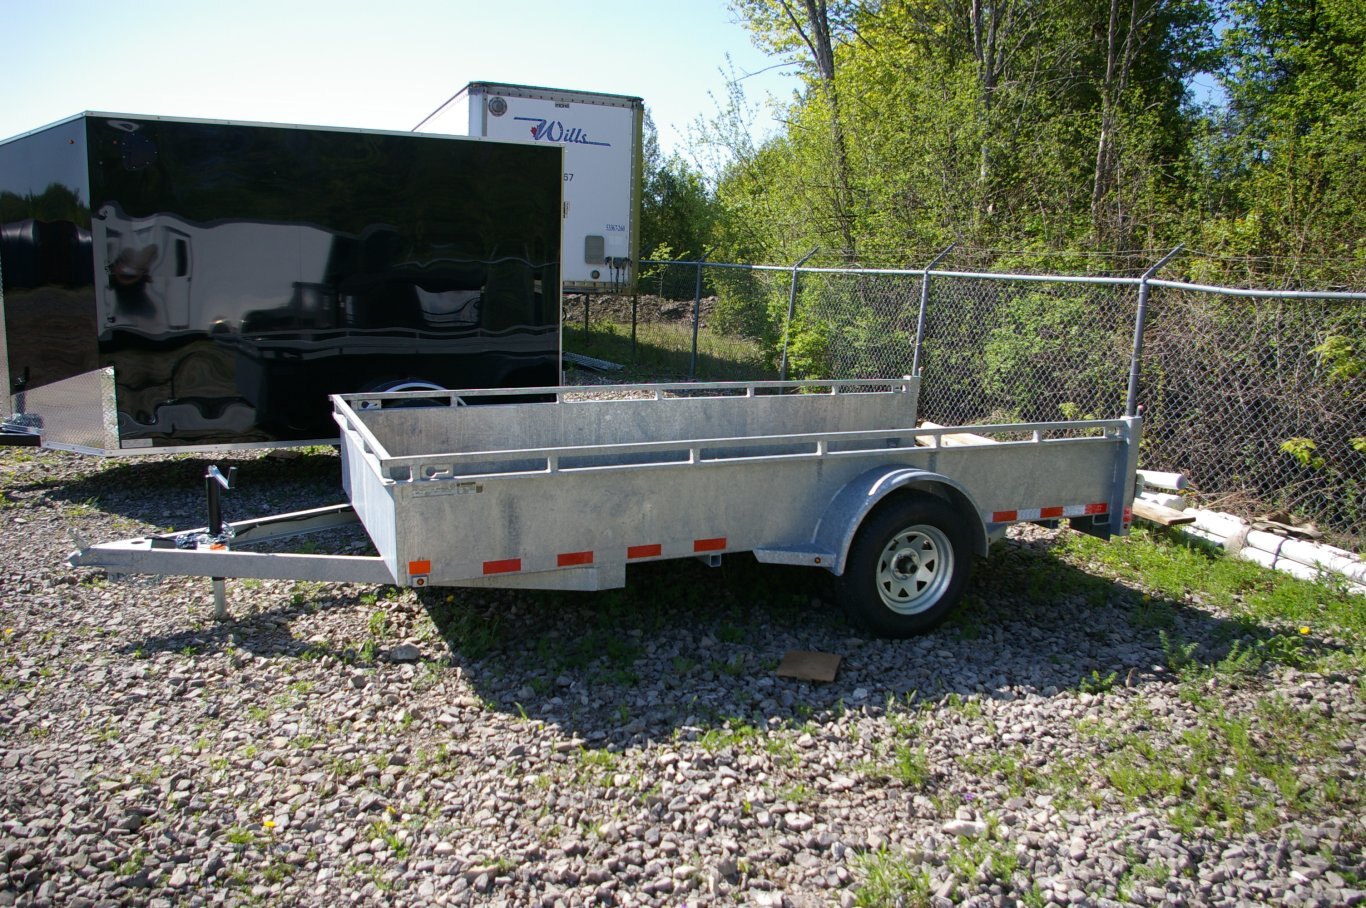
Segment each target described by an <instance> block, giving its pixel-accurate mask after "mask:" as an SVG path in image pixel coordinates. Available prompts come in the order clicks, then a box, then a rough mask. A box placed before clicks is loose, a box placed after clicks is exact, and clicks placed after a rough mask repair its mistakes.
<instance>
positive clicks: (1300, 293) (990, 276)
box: [641, 259, 1366, 300]
mask: <svg viewBox="0 0 1366 908" xmlns="http://www.w3.org/2000/svg"><path fill="white" fill-rule="evenodd" d="M641 264H642V265H680V266H686V267H694V268H695V267H697V266H699V265H701V266H704V267H707V268H731V269H735V270H739V271H778V272H782V273H783V274H791V273H792V272H794V271H796V272H800V273H802V274H849V275H889V276H901V277H925V276H928V277H956V278H966V279H975V280H983V281H1030V282H1034V283H1053V284H1096V285H1108V286H1130V287H1137V286H1139V285H1140V284H1142V283H1144V280H1143V278H1141V277H1106V276H1100V275H1077V274H1014V273H1009V272H994V271H939V270H934V269H929V270H927V269H924V268H815V267H809V266H793V265H746V264H741V263H738V262H685V261H676V260H671V259H642V260H641ZM1147 283H1148V286H1150V287H1167V288H1169V289H1172V290H1194V291H1198V292H1201V293H1218V294H1222V295H1224V296H1240V297H1250V298H1254V299H1316V300H1366V292H1353V291H1339V290H1255V289H1251V288H1239V287H1217V286H1214V285H1211V284H1192V283H1189V282H1187V281H1168V280H1161V279H1159V278H1148V280H1147Z"/></svg>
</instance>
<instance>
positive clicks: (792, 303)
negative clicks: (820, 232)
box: [778, 246, 820, 381]
mask: <svg viewBox="0 0 1366 908" xmlns="http://www.w3.org/2000/svg"><path fill="white" fill-rule="evenodd" d="M817 252H820V247H819V246H817V247H816V248H815V249H812V250H811V251H810V252H808V253H807V254H806V255H804V256H802V257H801V258H800V259H798V260H797V263H796V264H795V265H793V266H792V284H791V286H790V287H788V291H787V321H785V322H783V355H782V360H781V362H780V363H779V365H778V381H787V342H788V338H789V336H790V335H791V332H792V316H793V315H794V314H795V313H796V311H797V276H798V275H799V274H801V272H800V271H799V270H798V269H800V268H801V267H802V266H803V265H805V264H806V263H807V262H808V261H810V260H811V256H813V255H815V254H816V253H817Z"/></svg>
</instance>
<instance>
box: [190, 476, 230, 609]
mask: <svg viewBox="0 0 1366 908" xmlns="http://www.w3.org/2000/svg"><path fill="white" fill-rule="evenodd" d="M236 485H237V468H236V467H228V475H227V476H224V475H223V473H222V471H221V470H219V469H218V467H216V466H213V465H210V466H209V468H208V469H207V470H205V471H204V496H205V498H206V499H208V500H207V502H206V503H207V505H208V509H209V523H208V527H207V529H208V533H206V534H205V535H206V536H207V537H208V539H206V540H195V541H194V545H196V546H198V545H199V544H200V543H201V541H203V542H207V543H208V545H209V548H223V549H226V548H227V547H228V542H229V541H230V540H231V539H232V535H233V534H232V527H228V528H227V531H226V532H224V529H223V508H222V503H221V501H220V496H221V495H222V494H223V492H225V491H231V490H232V488H233V487H234V486H236ZM209 579H210V580H211V581H212V582H213V620H215V621H227V620H228V595H227V586H226V579H227V578H224V577H211V578H209Z"/></svg>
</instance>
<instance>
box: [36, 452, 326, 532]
mask: <svg viewBox="0 0 1366 908" xmlns="http://www.w3.org/2000/svg"><path fill="white" fill-rule="evenodd" d="M73 456H76V455H73ZM90 461H91V462H96V463H98V464H99V468H98V469H96V470H95V471H92V472H90V473H89V475H86V476H82V477H80V478H78V479H66V478H59V477H56V476H54V477H51V478H46V477H44V476H43V475H42V474H35V476H34V479H33V480H30V481H27V482H24V481H20V482H17V483H14V484H13V485H12V486H11V488H13V489H15V490H17V491H29V492H41V493H42V494H43V495H44V496H45V497H47V498H48V499H50V500H52V501H56V502H62V503H65V504H69V505H76V506H88V507H96V508H98V509H99V510H101V511H104V512H106V513H109V514H116V515H118V516H121V517H127V518H131V519H134V520H142V521H145V522H148V523H153V524H156V525H158V526H174V527H175V528H176V529H188V528H191V527H194V526H203V524H204V521H205V512H206V505H205V500H204V473H205V471H206V470H207V469H208V467H209V466H210V465H216V466H218V467H219V468H220V469H222V470H223V471H224V472H225V473H226V472H227V470H228V468H229V467H237V471H238V476H237V488H236V489H234V490H233V491H231V492H226V493H224V495H223V514H224V517H225V519H228V520H241V519H244V518H248V517H261V516H265V515H266V514H270V513H275V512H283V511H293V510H300V509H303V508H309V507H317V506H320V505H324V504H332V503H334V502H339V501H343V500H345V498H346V495H345V493H344V492H343V491H342V486H341V460H340V458H339V457H338V455H337V454H336V453H335V452H334V451H332V449H331V448H327V449H325V450H318V449H301V450H295V449H286V450H284V451H270V452H252V453H246V454H228V455H223V456H219V457H213V456H198V455H180V456H175V457H169V458H168V457H157V458H156V459H154V460H114V459H106V460H103V461H97V460H96V459H95V458H90Z"/></svg>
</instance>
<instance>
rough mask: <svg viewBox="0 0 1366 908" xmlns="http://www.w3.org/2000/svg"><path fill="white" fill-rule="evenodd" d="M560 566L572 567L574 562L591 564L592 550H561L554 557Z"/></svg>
mask: <svg viewBox="0 0 1366 908" xmlns="http://www.w3.org/2000/svg"><path fill="white" fill-rule="evenodd" d="M555 563H556V564H558V565H559V566H560V567H573V566H574V565H576V564H592V563H593V553H592V552H563V553H561V554H560V555H559V557H558V558H556V559H555Z"/></svg>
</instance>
